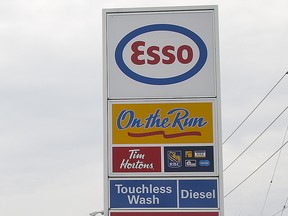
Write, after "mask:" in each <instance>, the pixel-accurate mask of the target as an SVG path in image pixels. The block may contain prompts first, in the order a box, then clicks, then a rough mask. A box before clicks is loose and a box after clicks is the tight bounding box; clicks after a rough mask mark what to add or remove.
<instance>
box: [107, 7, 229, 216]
mask: <svg viewBox="0 0 288 216" xmlns="http://www.w3.org/2000/svg"><path fill="white" fill-rule="evenodd" d="M218 47H219V45H218V14H217V6H197V7H165V8H130V9H129V8H119V9H105V10H103V58H104V59H103V71H104V73H103V77H104V85H103V86H104V91H103V92H104V107H103V110H104V124H103V130H104V173H105V176H104V194H105V197H104V198H105V200H104V204H105V206H104V214H105V216H124V215H125V216H156V215H157V216H164V215H165V216H175V215H179V216H223V215H224V213H223V209H224V207H223V186H222V185H223V177H222V162H221V160H222V147H221V143H222V141H221V119H220V110H221V109H220V108H221V106H220V98H219V96H220V84H219V80H220V77H219V54H218V53H219V48H218Z"/></svg>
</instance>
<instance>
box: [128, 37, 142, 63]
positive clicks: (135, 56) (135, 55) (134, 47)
mask: <svg viewBox="0 0 288 216" xmlns="http://www.w3.org/2000/svg"><path fill="white" fill-rule="evenodd" d="M140 46H142V47H144V46H145V42H144V41H136V42H134V43H133V44H132V46H131V49H132V51H133V54H132V56H131V61H132V62H133V63H134V64H136V65H143V64H145V60H144V59H139V56H140V55H143V54H144V51H141V50H139V47H140Z"/></svg>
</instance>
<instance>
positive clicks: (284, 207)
mask: <svg viewBox="0 0 288 216" xmlns="http://www.w3.org/2000/svg"><path fill="white" fill-rule="evenodd" d="M287 202H288V197H287V199H286V202H285V205H284V206H283V209H282V211H281V216H282V215H283V212H284V210H285V209H286V206H287Z"/></svg>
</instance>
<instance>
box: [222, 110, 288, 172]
mask: <svg viewBox="0 0 288 216" xmlns="http://www.w3.org/2000/svg"><path fill="white" fill-rule="evenodd" d="M287 108H288V106H287V107H286V108H285V109H284V110H283V111H282V112H281V113H280V114H279V115H278V116H277V117H276V118H275V119H274V120H273V121H272V122H271V123H270V124H269V125H268V126H267V127H266V128H265V129H264V130H263V131H262V132H261V133H260V134H259V135H258V137H256V139H254V141H253V142H252V143H251V144H250V145H249V146H247V147H246V149H244V151H242V153H241V154H239V155H238V156H237V157H236V158H235V159H234V160H233V161H232V162H231V163H230V164H229V165H228V166H227V167H226V168H225V169H224V171H223V172H225V171H226V170H227V169H228V168H229V167H230V166H231V165H232V164H234V163H235V162H236V161H237V160H238V159H239V158H240V157H241V156H242V155H243V154H244V153H245V152H246V151H247V150H248V149H249V148H250V147H251V146H252V145H253V144H254V143H255V142H256V141H257V140H258V139H259V138H260V137H261V136H262V135H263V134H264V133H265V132H266V131H267V130H268V129H269V128H270V127H271V126H272V125H273V124H274V123H275V121H276V120H277V119H278V118H279V117H280V116H281V115H282V114H283V113H284V112H285V111H286V110H287Z"/></svg>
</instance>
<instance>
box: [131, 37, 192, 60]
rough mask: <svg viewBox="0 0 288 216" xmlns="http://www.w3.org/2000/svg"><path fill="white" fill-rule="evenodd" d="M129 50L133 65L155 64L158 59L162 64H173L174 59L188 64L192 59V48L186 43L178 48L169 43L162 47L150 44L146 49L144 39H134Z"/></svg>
mask: <svg viewBox="0 0 288 216" xmlns="http://www.w3.org/2000/svg"><path fill="white" fill-rule="evenodd" d="M131 50H132V52H133V53H132V55H131V61H132V62H133V63H134V64H135V65H144V64H145V63H147V64H149V65H156V64H158V63H159V62H160V61H161V62H162V63H163V64H173V63H174V62H175V61H176V59H177V60H178V62H180V63H181V64H189V63H190V62H191V61H192V59H193V50H192V48H191V47H190V46H188V45H182V46H180V47H179V48H178V49H177V48H175V47H174V46H171V45H167V46H164V47H163V48H162V49H161V48H160V47H159V46H150V47H148V48H147V49H146V47H145V42H144V41H135V42H134V43H133V44H132V45H131ZM175 52H176V56H175ZM145 54H146V55H145ZM141 56H142V58H141ZM146 58H147V59H146Z"/></svg>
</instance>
